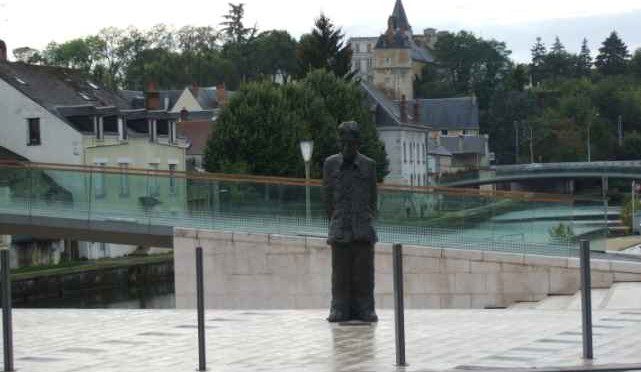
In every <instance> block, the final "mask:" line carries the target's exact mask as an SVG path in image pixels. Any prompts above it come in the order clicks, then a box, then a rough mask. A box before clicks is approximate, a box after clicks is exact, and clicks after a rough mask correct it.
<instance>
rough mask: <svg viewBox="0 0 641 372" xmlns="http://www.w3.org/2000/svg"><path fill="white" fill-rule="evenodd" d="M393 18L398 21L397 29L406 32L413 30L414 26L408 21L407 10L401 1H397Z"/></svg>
mask: <svg viewBox="0 0 641 372" xmlns="http://www.w3.org/2000/svg"><path fill="white" fill-rule="evenodd" d="M392 17H394V18H395V19H396V27H397V28H399V29H401V30H405V31H411V30H412V26H410V22H409V21H408V20H407V15H406V14H405V8H404V7H403V2H402V1H401V0H396V4H394V11H393V12H392Z"/></svg>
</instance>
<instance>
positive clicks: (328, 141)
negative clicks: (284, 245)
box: [205, 70, 387, 180]
mask: <svg viewBox="0 0 641 372" xmlns="http://www.w3.org/2000/svg"><path fill="white" fill-rule="evenodd" d="M347 120H356V121H357V122H359V123H360V125H361V130H362V137H363V145H362V147H361V149H362V152H363V153H364V154H365V155H367V156H370V157H372V158H374V159H375V160H376V161H377V164H378V166H379V167H378V173H377V175H378V177H379V180H380V179H382V178H383V177H384V176H385V174H386V173H387V158H386V155H385V149H384V146H383V144H382V143H381V142H380V141H379V139H378V136H377V133H376V126H375V124H374V122H373V121H372V117H371V114H370V113H369V111H368V109H367V108H366V107H365V106H364V105H363V93H362V92H361V91H360V88H359V87H358V85H357V84H356V83H352V82H347V81H345V80H343V79H340V78H338V77H336V76H335V75H333V74H332V73H330V72H327V71H322V70H317V71H313V72H311V73H310V74H309V75H308V76H307V77H305V78H304V79H303V80H301V81H299V82H297V83H294V84H285V85H282V86H278V85H274V84H271V83H269V82H253V83H248V84H245V85H243V86H242V87H241V89H240V91H239V92H238V93H237V94H236V95H235V96H234V97H232V99H231V100H230V102H229V104H228V105H227V106H226V107H225V108H223V110H222V111H221V113H220V116H219V119H218V122H217V126H216V131H215V133H214V135H213V136H212V138H210V140H209V142H208V144H207V149H206V151H205V168H206V169H207V170H208V171H213V172H229V171H231V170H237V169H244V170H245V171H246V172H248V173H251V174H260V175H274V176H299V177H302V176H303V175H304V168H303V162H302V161H301V159H300V150H299V142H300V140H303V139H310V138H311V139H313V140H314V147H315V151H314V155H313V158H312V174H313V175H315V176H316V177H319V176H320V174H321V169H322V163H323V160H324V159H325V158H326V157H327V156H329V155H331V154H334V153H336V152H338V145H337V144H338V137H337V135H338V134H337V133H336V128H337V126H338V124H339V123H340V122H343V121H347ZM265 144H269V145H265Z"/></svg>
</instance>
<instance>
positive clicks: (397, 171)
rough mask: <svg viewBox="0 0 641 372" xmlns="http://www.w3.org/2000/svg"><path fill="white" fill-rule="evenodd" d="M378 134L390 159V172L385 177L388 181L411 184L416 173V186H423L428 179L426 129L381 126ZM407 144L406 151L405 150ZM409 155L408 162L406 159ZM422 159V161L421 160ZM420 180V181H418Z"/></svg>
mask: <svg viewBox="0 0 641 372" xmlns="http://www.w3.org/2000/svg"><path fill="white" fill-rule="evenodd" d="M378 135H379V138H380V140H381V141H383V143H384V144H385V151H387V157H388V159H389V171H390V173H389V174H388V175H387V177H386V178H385V182H388V183H404V184H407V185H409V184H410V181H411V180H412V175H414V177H415V178H414V186H423V185H425V181H424V180H426V179H427V177H426V173H427V159H426V156H425V157H424V156H423V154H424V152H423V144H425V140H426V137H427V134H426V130H420V129H414V128H408V127H405V128H401V127H399V128H379V129H378ZM412 143H413V144H415V147H413V148H414V155H413V157H412V158H411V159H413V162H410V149H411V148H412V146H410V144H412ZM403 144H405V147H406V149H405V151H404V150H403ZM404 156H407V162H405V161H404ZM419 160H420V161H419ZM418 180H420V182H419V181H418Z"/></svg>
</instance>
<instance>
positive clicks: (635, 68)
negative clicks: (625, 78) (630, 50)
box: [630, 48, 641, 78]
mask: <svg viewBox="0 0 641 372" xmlns="http://www.w3.org/2000/svg"><path fill="white" fill-rule="evenodd" d="M630 69H631V70H632V73H634V74H635V75H636V76H637V77H638V78H641V48H639V49H637V50H636V51H635V52H634V56H633V57H632V60H631V61H630Z"/></svg>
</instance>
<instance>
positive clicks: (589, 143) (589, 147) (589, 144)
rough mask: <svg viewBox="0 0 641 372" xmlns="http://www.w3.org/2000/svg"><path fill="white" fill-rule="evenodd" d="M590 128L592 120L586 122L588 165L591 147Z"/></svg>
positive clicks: (590, 159) (590, 157)
mask: <svg viewBox="0 0 641 372" xmlns="http://www.w3.org/2000/svg"><path fill="white" fill-rule="evenodd" d="M591 126H592V118H590V120H589V121H588V163H589V162H591V161H592V145H591V141H590V127H591Z"/></svg>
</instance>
